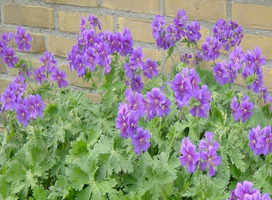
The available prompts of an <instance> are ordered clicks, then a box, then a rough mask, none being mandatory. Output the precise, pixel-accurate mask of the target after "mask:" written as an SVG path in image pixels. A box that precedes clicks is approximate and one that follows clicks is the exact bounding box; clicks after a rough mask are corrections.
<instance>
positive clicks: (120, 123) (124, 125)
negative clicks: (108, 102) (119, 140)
mask: <svg viewBox="0 0 272 200" xmlns="http://www.w3.org/2000/svg"><path fill="white" fill-rule="evenodd" d="M129 118H130V115H129V108H128V105H127V104H125V103H124V102H123V103H121V104H120V105H119V108H118V117H117V118H116V128H117V129H119V130H120V135H121V137H123V138H128V123H129Z"/></svg>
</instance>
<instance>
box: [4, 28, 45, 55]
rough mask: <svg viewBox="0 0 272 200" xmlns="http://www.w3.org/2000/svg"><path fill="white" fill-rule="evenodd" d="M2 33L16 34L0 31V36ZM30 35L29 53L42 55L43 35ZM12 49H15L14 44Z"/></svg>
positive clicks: (43, 47)
mask: <svg viewBox="0 0 272 200" xmlns="http://www.w3.org/2000/svg"><path fill="white" fill-rule="evenodd" d="M4 32H13V33H14V34H15V33H16V30H7V29H0V35H1V34H2V33H4ZM26 33H30V34H31V36H32V42H31V46H32V47H31V49H30V52H33V53H42V52H44V51H45V43H44V35H42V34H39V33H31V32H27V31H26ZM12 47H13V48H15V49H17V45H16V44H15V42H12Z"/></svg>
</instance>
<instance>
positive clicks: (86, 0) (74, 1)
mask: <svg viewBox="0 0 272 200" xmlns="http://www.w3.org/2000/svg"><path fill="white" fill-rule="evenodd" d="M45 2H46V3H57V4H67V5H75V6H88V7H97V6H98V4H97V0H46V1H45Z"/></svg>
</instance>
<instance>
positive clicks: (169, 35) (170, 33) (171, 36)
mask: <svg viewBox="0 0 272 200" xmlns="http://www.w3.org/2000/svg"><path fill="white" fill-rule="evenodd" d="M165 31H166V33H165V39H166V41H167V43H168V46H169V47H173V46H174V45H175V42H176V41H179V40H180V34H179V32H178V29H177V28H176V27H175V26H173V25H168V26H167V28H166V30H165Z"/></svg>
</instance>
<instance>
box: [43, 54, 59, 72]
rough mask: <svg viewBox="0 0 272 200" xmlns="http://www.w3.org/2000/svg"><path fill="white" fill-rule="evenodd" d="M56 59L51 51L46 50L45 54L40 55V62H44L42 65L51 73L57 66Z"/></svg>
mask: <svg viewBox="0 0 272 200" xmlns="http://www.w3.org/2000/svg"><path fill="white" fill-rule="evenodd" d="M55 62H56V61H55V59H54V55H53V54H51V53H49V52H47V51H46V52H44V56H41V57H40V63H42V67H43V68H44V69H46V70H47V72H48V73H50V72H51V71H52V70H53V69H54V68H55V65H56V63H55Z"/></svg>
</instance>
